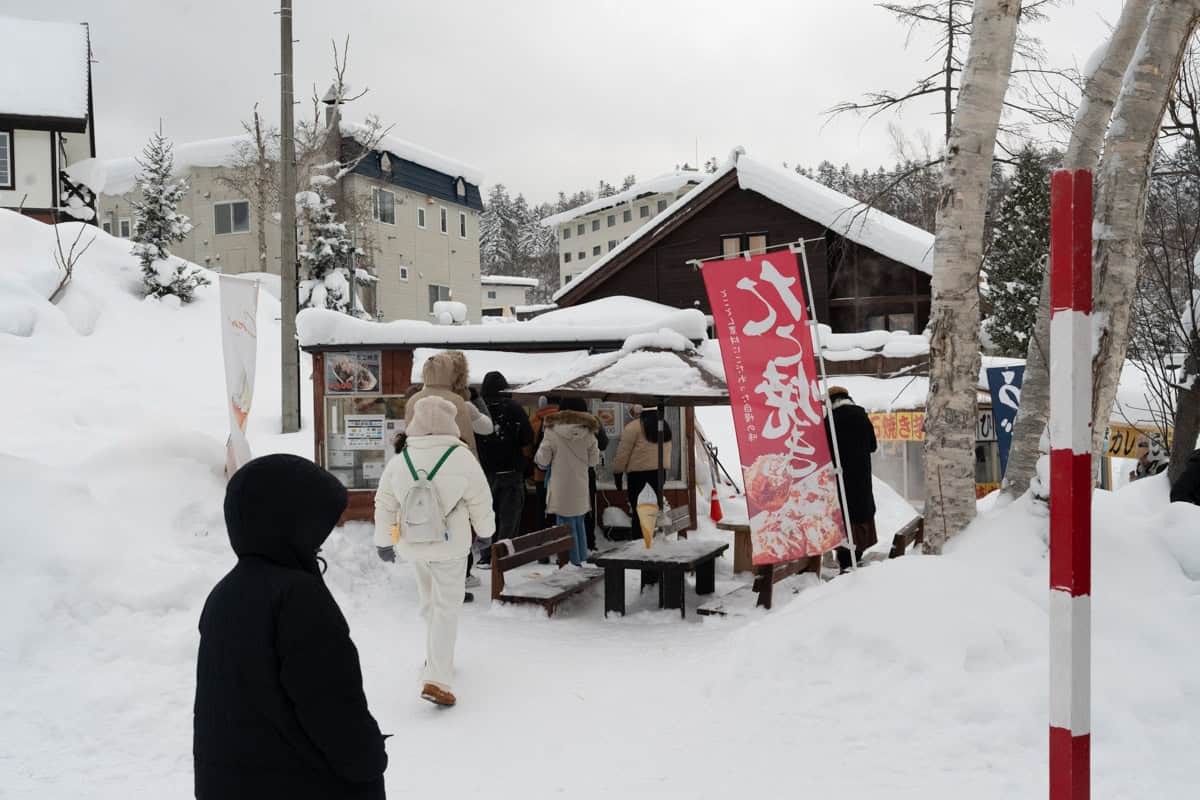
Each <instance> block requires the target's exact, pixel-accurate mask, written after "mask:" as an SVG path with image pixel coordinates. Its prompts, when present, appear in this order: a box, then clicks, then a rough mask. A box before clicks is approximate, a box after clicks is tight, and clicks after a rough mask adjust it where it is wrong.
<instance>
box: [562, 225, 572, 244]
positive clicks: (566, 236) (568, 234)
mask: <svg viewBox="0 0 1200 800" xmlns="http://www.w3.org/2000/svg"><path fill="white" fill-rule="evenodd" d="M562 234H563V241H564V242H565V241H566V240H567V239H570V238H571V226H570V225H568V226H567V227H565V228H563V229H562Z"/></svg>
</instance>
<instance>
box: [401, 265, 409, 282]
mask: <svg viewBox="0 0 1200 800" xmlns="http://www.w3.org/2000/svg"><path fill="white" fill-rule="evenodd" d="M400 280H402V281H407V280H408V267H401V268H400Z"/></svg>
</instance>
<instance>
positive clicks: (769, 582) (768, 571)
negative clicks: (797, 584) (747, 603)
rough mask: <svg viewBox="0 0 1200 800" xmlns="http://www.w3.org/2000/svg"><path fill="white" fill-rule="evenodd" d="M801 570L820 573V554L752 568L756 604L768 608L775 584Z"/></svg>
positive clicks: (772, 597) (797, 573)
mask: <svg viewBox="0 0 1200 800" xmlns="http://www.w3.org/2000/svg"><path fill="white" fill-rule="evenodd" d="M802 572H815V573H817V574H818V575H820V574H821V556H808V557H807V558H798V559H796V560H795V561H784V562H782V563H780V564H764V565H763V566H761V567H758V568H757V569H755V570H754V584H753V589H754V591H755V592H757V593H758V601H757V602H756V603H755V605H756V606H761V607H762V608H770V607H771V601H772V600H773V599H774V594H775V584H777V583H779V582H780V581H781V580H784V579H785V578H790V577H792V576H793V575H799V574H800V573H802Z"/></svg>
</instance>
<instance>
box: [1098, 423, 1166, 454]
mask: <svg viewBox="0 0 1200 800" xmlns="http://www.w3.org/2000/svg"><path fill="white" fill-rule="evenodd" d="M1143 439H1144V440H1146V441H1151V440H1153V441H1160V440H1161V439H1162V432H1161V431H1157V430H1155V431H1144V430H1140V429H1138V428H1130V427H1128V426H1126V425H1114V426H1112V427H1110V428H1109V429H1108V440H1107V442H1106V443H1105V447H1104V455H1106V456H1108V457H1109V458H1137V457H1138V452H1137V445H1138V442H1139V441H1141V440H1143ZM1170 446H1171V435H1170V432H1168V434H1167V447H1170Z"/></svg>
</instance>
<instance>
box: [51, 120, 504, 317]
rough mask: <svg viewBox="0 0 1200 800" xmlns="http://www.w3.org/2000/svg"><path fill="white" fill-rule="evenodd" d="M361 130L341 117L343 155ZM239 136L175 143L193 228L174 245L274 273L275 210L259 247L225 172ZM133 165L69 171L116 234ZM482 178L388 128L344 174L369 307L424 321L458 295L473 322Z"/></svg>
mask: <svg viewBox="0 0 1200 800" xmlns="http://www.w3.org/2000/svg"><path fill="white" fill-rule="evenodd" d="M361 130H362V127H361V126H360V125H359V124H356V123H353V122H348V121H342V123H341V126H340V133H341V144H340V146H341V150H342V152H343V154H350V155H353V152H352V151H357V150H359V149H360V148H359V147H358V145H357V142H356V141H355V138H354V137H355V136H356V135H357V134H359V132H360V131H361ZM245 141H246V137H245V136H231V137H226V138H222V139H211V140H207V141H199V142H188V143H183V144H177V145H175V148H174V156H175V175H176V176H177V177H182V178H186V179H187V180H188V185H189V190H188V192H187V194H186V195H185V196H184V198H183V201H182V202H181V204H180V211H181V212H182V213H184V214H186V215H187V216H188V217H189V218H190V219H191V222H192V225H193V226H194V227H193V230H192V232H191V233H190V234H189V235H188V237H187V238H186V239H185V240H184V241H183V242H181V243H179V244H177V245H176V246H175V247H174V249H173V250H172V252H173V253H174V254H175V255H177V256H180V257H181V258H185V259H187V260H189V261H193V262H195V263H197V264H200V265H202V266H205V267H208V268H209V269H213V270H215V271H218V272H225V273H231V274H239V273H246V272H267V273H271V274H275V275H278V274H279V273H280V259H279V246H280V233H279V215H278V210H277V209H271V210H270V213H268V214H266V215H265V224H264V228H265V233H266V237H265V252H261V253H260V248H259V238H258V230H257V225H258V223H257V219H256V216H257V215H256V214H255V213H254V209H253V208H252V205H251V201H250V199H249V198H247V197H246V196H244V195H242V194H240V193H238V192H237V190H235V189H234V188H232V187H231V186H230V185H229V183H228V182H227V181H225V180H223V178H227V177H229V176H231V175H232V174H233V169H232V166H231V165H232V164H234V163H235V162H236V160H237V154H238V152H239V148H240V147H241V146H242V144H243V143H244V142H245ZM349 157H350V156H349V155H348V156H347V158H349ZM139 169H140V168H139V167H138V165H137V162H136V160H135V158H133V157H128V158H119V159H109V160H94V163H93V164H89V165H85V166H84V167H83V168H82V169H78V170H76V169H75V168H73V169H72V171H73V173H74V172H78V173H79V174H80V175H84V174H86V175H87V176H88V178H87V182H88V184H89V185H91V186H92V187H93V188H94V189H95V190H96V192H97V195H98V198H97V211H98V215H99V224H100V225H101V227H103V228H104V229H105V230H106V231H108V232H110V233H112V234H113V235H115V236H120V237H122V238H128V237H129V236H130V235H131V233H132V231H133V217H134V214H133V207H132V204H133V202H134V201H135V200H138V199H140V191H139V190H138V188H137V181H136V176H137V174H138V172H139ZM481 181H482V175H481V174H480V173H479V171H478V170H475V169H473V168H471V167H469V166H466V165H464V164H461V163H460V162H457V161H454V160H452V159H449V158H446V157H444V156H440V155H438V154H436V153H434V152H432V151H429V150H426V149H425V148H423V147H420V146H418V145H414V144H412V143H410V142H407V141H404V140H403V139H400V138H398V137H395V136H385V137H384V138H383V139H382V140H381V141H380V142H379V144H378V146H377V147H376V148H375V149H374V150H373V151H372V152H370V153H368V154H367V155H366V157H364V158H363V159H362V160H361V161H359V162H358V164H357V165H356V166H355V167H354V169H353V170H352V171H351V172H350V173H349V174H347V175H346V176H345V177H344V178H343V183H342V186H341V190H342V193H343V195H344V197H346V198H348V199H349V200H350V201H351V202H353V204H354V205H355V206H356V207H358V208H361V209H364V210H365V213H363V214H360V215H357V219H356V220H355V221H354V222H353V223H351V224H350V225H349V227H350V230H351V235H352V236H353V237H354V238H355V240H356V241H357V243H358V245H359V246H360V247H361V248H362V249H363V250H364V251H365V253H364V255H363V256H361V257H360V258H359V260H358V263H357V266H358V267H361V268H363V269H366V270H367V271H369V272H371V273H372V274H374V275H375V276H376V277H377V278H378V282H377V283H375V284H372V285H365V286H362V287H360V289H359V298H360V302H361V304H362V306H363V307H364V309H365V310H366V311H367V313H368V314H370V315H372V316H374V317H376V318H377V319H382V320H393V319H421V320H428V319H430V317H431V315H432V312H433V304H434V303H435V302H438V301H440V300H457V301H460V302H462V303H464V304H465V305H466V306H467V310H468V318H469V319H471V320H473V321H478V320H479V316H480V306H481V299H482V296H481V291H480V283H479V215H480V213H481V212H482V210H483V202H482V199H481V197H480V194H479V184H480V182H481ZM302 188H307V187H303V186H302ZM301 238H302V237H301Z"/></svg>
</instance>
